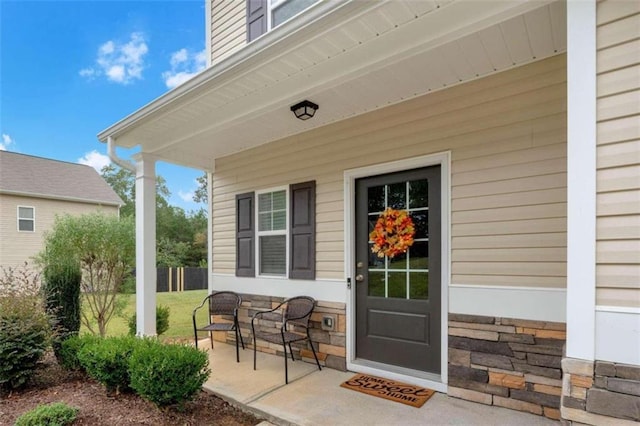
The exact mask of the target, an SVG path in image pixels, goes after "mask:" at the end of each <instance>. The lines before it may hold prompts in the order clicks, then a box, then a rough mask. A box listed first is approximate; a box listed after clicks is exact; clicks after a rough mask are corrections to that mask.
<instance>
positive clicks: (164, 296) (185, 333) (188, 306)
mask: <svg viewBox="0 0 640 426" xmlns="http://www.w3.org/2000/svg"><path fill="white" fill-rule="evenodd" d="M206 295H207V290H191V291H183V292H172V293H157V297H156V303H157V304H158V305H165V306H169V309H170V310H171V312H170V314H169V330H167V332H166V333H165V334H163V335H162V336H161V337H167V338H187V339H193V321H192V319H191V315H192V313H193V309H194V308H195V307H196V306H198V305H200V303H202V300H203V299H204V298H205V296H206ZM118 297H119V298H120V300H121V301H122V302H123V304H124V309H123V311H122V313H121V315H120V316H114V317H113V318H112V319H111V321H110V322H109V324H107V335H109V336H119V335H124V334H127V333H128V331H129V327H128V325H127V318H129V317H130V316H131V315H132V314H133V313H134V312H135V310H136V295H135V294H121V295H118ZM206 321H207V312H206V309H205V308H204V307H203V308H202V309H200V310H199V311H198V324H204V323H205V322H206ZM94 329H95V330H96V332H97V327H94ZM86 331H88V330H87V328H86V327H85V326H84V325H83V326H82V327H81V329H80V332H86ZM203 337H204V336H203Z"/></svg>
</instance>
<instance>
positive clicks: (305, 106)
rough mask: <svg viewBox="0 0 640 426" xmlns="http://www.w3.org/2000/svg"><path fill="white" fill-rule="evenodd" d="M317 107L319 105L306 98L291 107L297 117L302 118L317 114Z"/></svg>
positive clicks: (305, 118) (306, 118)
mask: <svg viewBox="0 0 640 426" xmlns="http://www.w3.org/2000/svg"><path fill="white" fill-rule="evenodd" d="M317 109H318V105H316V104H314V103H313V102H311V101H308V100H306V99H305V100H304V101H302V102H299V103H297V104H295V105H293V106H292V107H291V111H293V113H294V114H295V116H296V118H299V119H300V120H308V119H310V118H311V117H313V116H314V115H315V113H316V111H317Z"/></svg>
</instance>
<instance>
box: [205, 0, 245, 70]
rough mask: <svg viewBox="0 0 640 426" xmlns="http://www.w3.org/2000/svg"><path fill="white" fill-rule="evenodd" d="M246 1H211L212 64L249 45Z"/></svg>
mask: <svg viewBox="0 0 640 426" xmlns="http://www.w3.org/2000/svg"><path fill="white" fill-rule="evenodd" d="M246 14H247V2H246V0H211V63H212V64H215V63H216V62H219V61H221V60H222V59H224V58H226V57H227V56H229V55H231V54H232V53H234V52H237V51H238V50H240V49H241V48H242V47H244V46H245V45H246V44H247V17H246Z"/></svg>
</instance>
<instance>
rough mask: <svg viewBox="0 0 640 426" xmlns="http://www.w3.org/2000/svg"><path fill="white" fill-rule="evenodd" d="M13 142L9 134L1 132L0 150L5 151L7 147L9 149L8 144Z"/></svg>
mask: <svg viewBox="0 0 640 426" xmlns="http://www.w3.org/2000/svg"><path fill="white" fill-rule="evenodd" d="M12 144H13V139H12V138H11V136H9V135H7V134H6V133H3V134H2V142H0V151H6V150H7V149H9V145H12Z"/></svg>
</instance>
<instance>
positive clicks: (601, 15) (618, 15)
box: [596, 0, 640, 307]
mask: <svg viewBox="0 0 640 426" xmlns="http://www.w3.org/2000/svg"><path fill="white" fill-rule="evenodd" d="M597 25H598V27H597V33H596V34H597V48H598V50H597V73H598V74H597V88H598V89H597V90H598V91H597V95H598V100H597V117H598V124H597V143H598V147H597V155H598V157H597V167H598V170H597V196H596V197H597V198H596V200H597V242H596V262H597V265H596V282H597V296H596V303H597V304H598V305H606V306H619V307H640V2H637V1H611V0H608V1H602V2H599V3H598V5H597Z"/></svg>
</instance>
